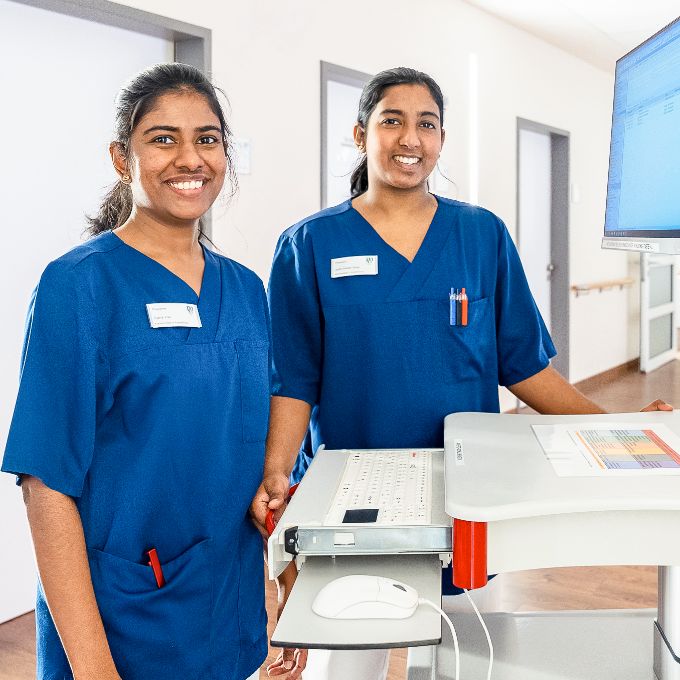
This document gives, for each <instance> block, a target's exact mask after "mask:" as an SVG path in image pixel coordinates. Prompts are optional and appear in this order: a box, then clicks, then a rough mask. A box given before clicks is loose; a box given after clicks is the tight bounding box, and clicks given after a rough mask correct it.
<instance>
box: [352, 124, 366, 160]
mask: <svg viewBox="0 0 680 680" xmlns="http://www.w3.org/2000/svg"><path fill="white" fill-rule="evenodd" d="M354 143H355V144H356V147H357V149H359V151H360V152H361V153H365V151H366V131H365V130H364V128H362V127H361V125H359V123H357V124H356V125H355V126H354Z"/></svg>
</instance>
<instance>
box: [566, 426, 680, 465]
mask: <svg viewBox="0 0 680 680" xmlns="http://www.w3.org/2000/svg"><path fill="white" fill-rule="evenodd" d="M574 434H575V435H576V437H578V441H579V443H580V444H581V445H582V446H583V447H584V448H585V450H586V451H587V452H588V453H589V454H590V455H591V456H592V457H593V459H594V460H595V462H596V463H597V465H599V466H600V468H602V469H603V470H643V469H676V470H677V469H680V454H678V452H677V451H674V450H673V449H672V448H671V447H670V446H669V445H668V444H666V442H664V441H663V440H662V439H661V438H660V437H659V436H658V435H657V434H656V433H655V432H654V431H653V430H628V429H626V430H576V431H575V432H574Z"/></svg>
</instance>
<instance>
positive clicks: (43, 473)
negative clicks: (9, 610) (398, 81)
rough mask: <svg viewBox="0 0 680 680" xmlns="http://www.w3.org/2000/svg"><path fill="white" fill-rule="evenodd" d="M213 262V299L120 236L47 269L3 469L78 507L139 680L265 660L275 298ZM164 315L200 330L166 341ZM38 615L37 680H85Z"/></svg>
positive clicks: (118, 639) (233, 266)
mask: <svg viewBox="0 0 680 680" xmlns="http://www.w3.org/2000/svg"><path fill="white" fill-rule="evenodd" d="M204 258H205V269H204V273H203V280H202V285H201V291H200V296H199V295H197V294H196V292H195V291H194V290H193V289H192V288H191V287H190V286H189V285H188V284H187V283H185V282H184V281H183V280H182V279H181V278H179V277H178V276H176V275H175V274H173V273H172V272H171V271H170V270H168V269H167V268H165V267H164V266H162V265H161V264H159V263H158V262H156V261H155V260H153V259H151V258H149V257H147V256H146V255H144V254H142V253H141V252H139V251H137V250H135V249H134V248H132V247H130V246H128V245H127V244H125V243H124V242H123V241H122V240H121V239H119V238H118V237H117V236H116V235H115V234H113V233H110V232H108V233H105V234H103V235H102V236H99V237H97V238H95V239H92V240H91V241H89V242H87V243H85V244H84V245H82V246H79V247H78V248H75V249H74V250H72V251H70V252H69V253H67V254H66V255H64V256H63V257H61V258H59V259H58V260H56V261H54V262H53V263H51V264H50V265H49V266H48V267H47V269H46V270H45V272H44V274H43V275H42V278H41V280H40V283H39V286H38V288H37V289H36V293H35V295H34V299H33V302H32V305H31V309H30V313H29V322H28V328H27V336H26V342H25V347H24V357H23V362H22V373H21V381H20V387H19V394H18V397H17V404H16V407H15V412H14V417H13V420H12V425H11V429H10V433H9V437H8V442H7V448H6V451H5V456H4V460H3V465H2V469H3V470H4V471H7V472H12V473H14V474H20V475H21V474H27V475H33V476H35V477H38V478H40V479H41V480H42V481H43V482H44V483H45V484H46V485H47V486H48V487H50V488H52V489H54V490H56V491H59V492H61V493H64V494H66V495H69V496H72V497H73V498H74V500H75V503H76V505H77V507H78V510H79V512H80V516H81V519H82V523H83V529H84V534H85V541H86V545H87V549H88V559H89V564H90V571H91V574H92V581H93V585H94V590H95V595H96V598H97V604H98V606H99V609H100V613H101V615H102V620H103V622H104V628H105V630H106V634H107V639H108V642H109V646H110V647H111V651H112V654H113V658H114V661H115V663H116V666H117V668H118V671H119V673H120V675H121V677H122V678H123V679H124V680H137V679H138V678H139V679H141V678H145V679H146V678H148V677H153V676H156V677H163V678H168V679H173V680H174V679H177V680H180V679H181V680H186V679H189V678H190V679H196V680H199V679H203V678H215V679H217V678H219V680H231V679H233V680H240V679H242V678H244V677H247V676H248V675H249V674H251V673H252V672H253V671H254V670H255V669H256V668H257V667H258V666H259V664H260V663H261V662H262V660H263V658H264V657H265V656H266V649H267V646H266V631H265V624H266V616H265V611H264V598H263V586H264V584H263V576H262V546H261V539H260V537H259V534H258V533H257V531H256V530H255V528H254V526H253V525H252V523H251V522H250V520H249V518H248V507H249V504H250V500H251V499H252V497H253V495H254V494H255V491H256V489H257V486H258V484H259V482H260V480H261V477H262V469H263V460H264V439H265V436H266V431H267V421H268V400H269V392H270V375H269V364H270V359H269V328H268V316H267V309H266V301H265V297H264V291H263V289H262V284H261V282H260V281H259V279H258V278H257V277H256V276H255V274H253V273H252V272H250V271H249V270H247V269H246V268H245V267H242V266H241V265H239V264H237V263H235V262H233V261H231V260H229V259H227V258H224V257H221V256H219V255H217V254H215V253H213V252H212V251H210V250H207V249H204ZM158 303H183V304H184V305H189V306H190V305H196V306H197V308H198V314H199V316H200V320H201V327H200V328H198V327H192V328H188V327H179V326H174V327H164V328H152V327H151V325H150V322H149V317H148V316H147V309H146V305H147V304H158ZM151 548H155V549H156V551H157V554H158V557H159V560H160V563H161V568H162V571H163V575H164V578H165V585H164V586H163V587H162V588H159V587H158V585H157V583H156V580H155V577H154V572H153V569H152V568H151V567H150V566H148V564H147V562H148V557H146V551H148V550H150V549H151ZM36 613H37V624H38V631H37V638H38V675H39V677H41V678H45V679H47V680H53V679H54V680H56V679H57V678H59V680H62V679H63V678H71V677H72V675H71V672H70V670H69V665H68V662H67V660H66V657H65V655H64V652H63V649H62V647H61V644H60V641H59V638H58V635H57V632H56V630H55V627H54V624H53V622H52V619H51V617H50V614H49V610H48V608H47V604H46V601H45V597H44V594H43V593H42V590H40V589H39V592H38V601H37V607H36Z"/></svg>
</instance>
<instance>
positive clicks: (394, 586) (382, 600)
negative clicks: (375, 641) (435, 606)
mask: <svg viewBox="0 0 680 680" xmlns="http://www.w3.org/2000/svg"><path fill="white" fill-rule="evenodd" d="M417 607H418V592H417V591H416V590H415V589H413V588H411V586H407V585H406V584H405V583H401V582H400V581H395V580H394V579H391V578H385V577H383V576H364V575H361V574H354V575H352V576H343V577H342V578H336V579H335V580H334V581H331V582H330V583H327V584H326V585H325V586H324V587H323V588H322V589H321V590H320V591H319V592H318V593H317V595H316V598H314V602H313V604H312V611H313V612H314V613H315V614H318V615H319V616H323V617H324V618H326V619H406V618H408V617H409V616H411V615H412V614H413V612H415V610H416V609H417Z"/></svg>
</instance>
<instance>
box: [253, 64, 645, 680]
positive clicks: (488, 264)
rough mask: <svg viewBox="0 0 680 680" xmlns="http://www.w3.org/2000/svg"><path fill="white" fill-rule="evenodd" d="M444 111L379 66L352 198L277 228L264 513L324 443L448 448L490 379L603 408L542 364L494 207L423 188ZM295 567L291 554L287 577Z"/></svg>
mask: <svg viewBox="0 0 680 680" xmlns="http://www.w3.org/2000/svg"><path fill="white" fill-rule="evenodd" d="M442 125H443V96H442V93H441V90H440V89H439V87H438V85H437V84H436V83H435V82H434V81H433V80H432V79H431V78H430V77H429V76H427V75H426V74H423V73H419V72H417V71H414V70H412V69H406V68H398V69H392V70H389V71H384V72H382V73H379V74H378V75H377V76H375V77H374V78H373V79H372V80H371V81H370V82H369V83H368V84H367V85H366V87H365V88H364V91H363V93H362V96H361V101H360V104H359V114H358V119H357V124H356V127H355V129H354V139H355V142H356V145H357V147H358V149H359V151H360V152H361V154H362V160H361V164H360V165H359V166H358V168H357V170H356V171H355V172H354V174H353V176H352V182H351V183H352V198H351V199H350V200H348V201H346V202H345V203H342V204H341V205H338V206H336V207H334V208H329V209H327V210H323V211H321V212H320V213H317V214H316V215H313V216H311V217H308V218H306V219H304V220H302V221H301V222H299V223H298V224H296V225H295V226H293V227H291V228H290V229H288V230H287V231H286V232H284V234H283V235H282V236H281V238H280V240H279V243H278V246H277V249H276V254H275V256H274V263H273V266H272V272H271V280H270V284H269V303H270V313H271V318H272V335H273V353H274V366H275V375H274V386H273V394H274V395H275V396H274V397H273V399H272V410H271V425H270V434H269V439H268V445H267V459H266V463H265V478H264V483H263V486H262V487H261V488H260V490H259V491H258V494H257V496H256V499H255V501H254V504H253V515H254V517H255V518H256V519H257V521H259V522H260V523H263V521H264V516H265V513H266V510H267V509H268V508H270V509H275V508H276V509H280V507H281V505H282V504H283V498H284V496H285V494H286V493H287V489H288V482H289V474H291V472H292V475H291V478H292V481H297V480H299V478H300V477H301V476H302V474H304V471H305V470H306V468H307V466H308V465H309V462H310V460H311V457H312V455H313V453H314V451H316V449H317V448H318V446H319V445H321V444H325V445H326V447H327V448H330V449H341V448H357V449H371V448H401V447H406V448H411V447H413V448H426V447H436V448H441V447H442V446H443V443H444V442H443V434H444V433H443V421H444V416H445V415H447V414H448V413H453V412H456V411H484V412H497V411H498V410H499V403H498V385H499V384H500V385H505V386H507V387H508V388H509V389H510V390H511V391H512V392H513V393H514V394H515V395H516V396H517V397H518V398H519V399H521V400H522V401H524V402H525V403H527V404H529V405H530V406H532V407H533V408H534V409H536V410H537V411H539V412H541V413H598V412H601V409H600V408H599V407H598V406H597V405H596V404H594V403H592V402H591V401H589V400H588V399H586V398H585V397H584V396H583V395H582V394H580V393H579V392H578V391H577V390H576V389H574V388H573V387H572V386H571V385H570V384H569V383H568V382H566V381H565V380H564V379H563V378H561V377H560V375H559V374H558V373H557V372H556V371H555V370H553V369H552V368H551V367H550V359H551V357H553V356H554V355H555V348H554V346H553V343H552V341H551V339H550V336H549V335H548V332H547V330H546V328H545V325H544V323H543V321H542V319H541V316H540V314H539V312H538V309H537V308H536V305H535V303H534V301H533V298H532V296H531V293H530V291H529V287H528V285H527V282H526V278H525V276H524V272H523V270H522V266H521V264H520V260H519V257H518V255H517V252H516V250H515V247H514V245H513V242H512V240H511V238H510V236H509V234H508V232H507V230H506V228H505V226H504V224H503V223H502V222H501V220H500V219H499V218H498V217H496V216H495V215H494V214H492V213H491V212H489V211H488V210H484V209H483V208H479V207H476V206H472V205H468V204H465V203H461V202H459V201H453V200H449V199H446V198H441V197H438V196H434V195H433V194H431V193H429V192H428V186H427V178H428V176H429V175H430V173H431V172H432V171H433V169H434V167H435V164H436V162H437V159H438V157H439V154H440V152H441V148H442V144H443V142H444V130H443V127H442ZM451 289H457V290H462V289H465V291H466V294H467V297H468V310H467V323H466V324H464V323H460V322H459V321H460V320H459V319H458V320H457V321H458V323H452V318H451V307H450V299H449V296H450V292H451ZM656 407H657V404H654V405H651V408H656ZM310 418H311V423H310ZM308 425H309V429H308ZM303 439H304V442H303V446H302V449H301V450H300V452H299V455H298V450H299V447H300V443H301V442H302V441H303ZM293 579H294V574H291V572H290V570H289V572H288V573H287V574H286V575H285V576H284V579H283V581H284V588H287V590H289V589H290V585H291V581H292V580H293ZM448 585H449V586H450V573H449V577H448ZM304 665H305V654H304V652H301V651H300V650H296V651H295V652H294V651H293V650H286V652H285V653H284V654H283V655H282V656H280V657H279V659H278V660H277V662H276V663H275V664H273V665H272V666H271V667H270V674H271V675H284V674H286V673H287V672H289V677H290V678H296V677H299V675H300V671H301V670H302V669H303V668H304ZM312 666H313V668H312ZM386 670H387V652H386V650H376V651H371V652H334V653H332V654H330V655H329V654H328V653H327V652H320V651H318V650H312V652H310V657H309V666H308V668H307V670H306V671H305V673H304V677H305V680H317V679H318V678H326V679H327V678H346V677H352V678H354V680H357V679H358V678H371V679H375V678H380V677H384V674H385V673H386Z"/></svg>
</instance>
